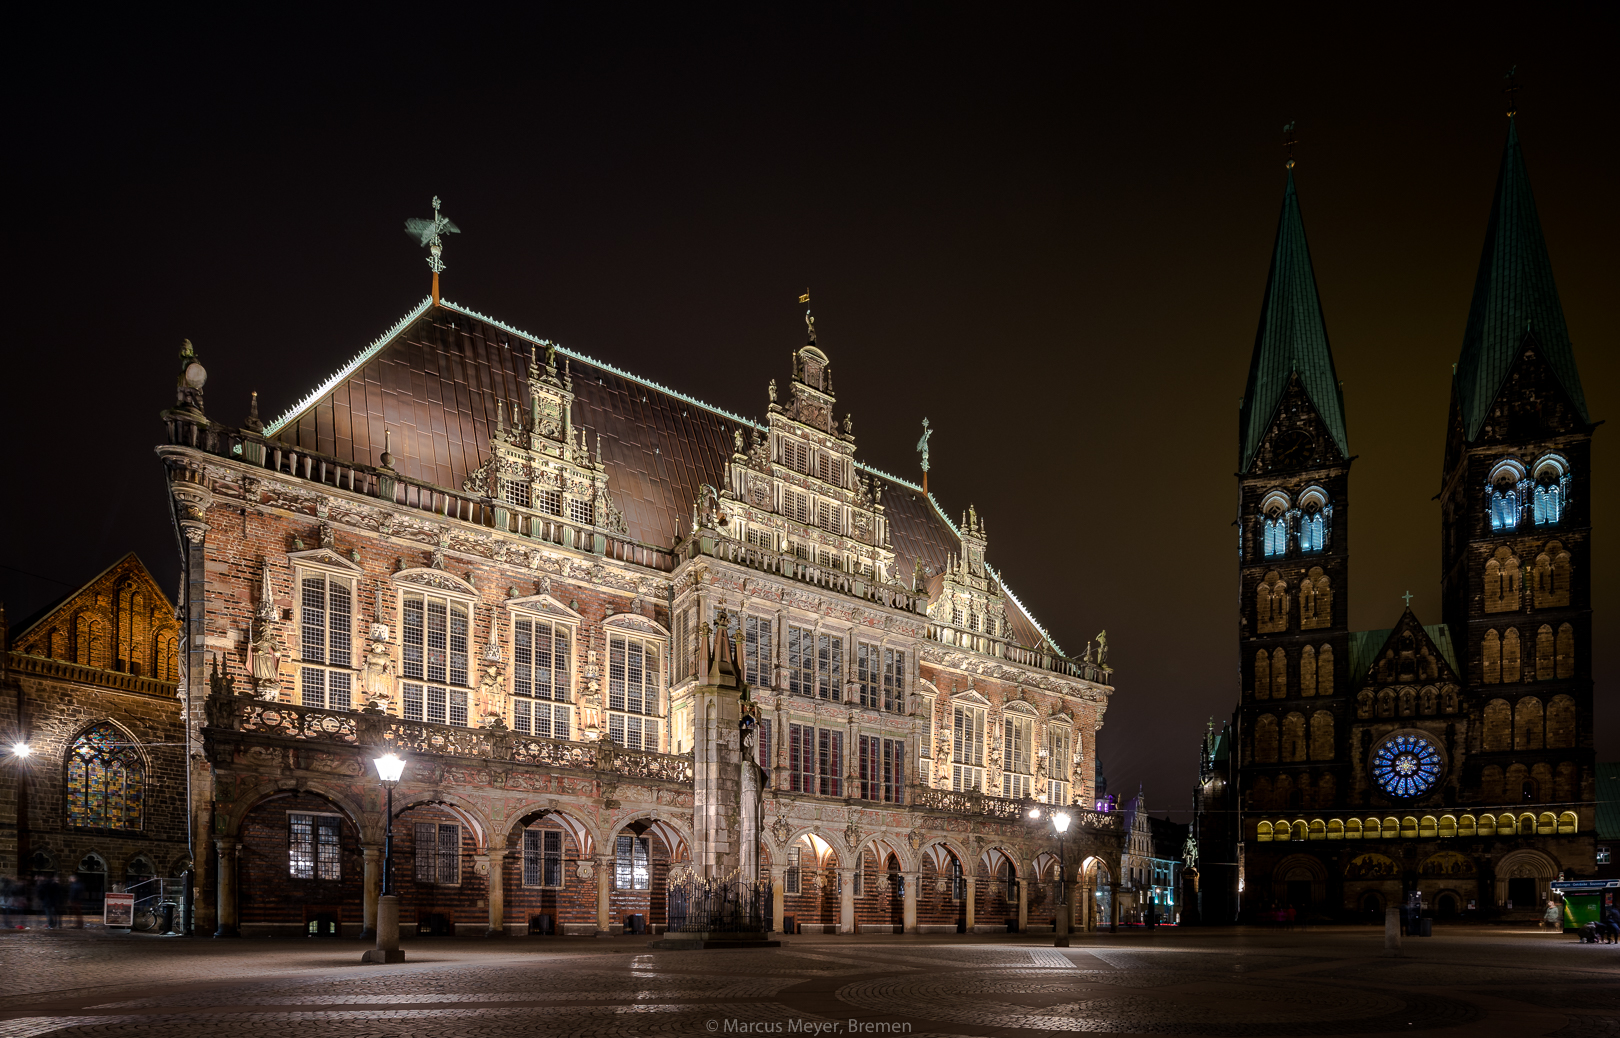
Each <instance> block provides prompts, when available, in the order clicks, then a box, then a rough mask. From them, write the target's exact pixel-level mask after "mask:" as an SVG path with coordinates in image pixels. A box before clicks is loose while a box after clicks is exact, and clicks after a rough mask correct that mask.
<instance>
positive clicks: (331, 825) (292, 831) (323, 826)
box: [287, 814, 343, 879]
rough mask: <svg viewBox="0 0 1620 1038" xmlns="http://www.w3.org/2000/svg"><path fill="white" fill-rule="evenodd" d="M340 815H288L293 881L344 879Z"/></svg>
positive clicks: (288, 863)
mask: <svg viewBox="0 0 1620 1038" xmlns="http://www.w3.org/2000/svg"><path fill="white" fill-rule="evenodd" d="M340 824H341V823H340V821H339V819H338V816H337V815H315V814H288V815H287V874H288V875H290V876H291V877H292V878H293V879H342V878H343V860H342V857H341V854H340V845H339V843H338V832H339V829H338V826H339V825H340Z"/></svg>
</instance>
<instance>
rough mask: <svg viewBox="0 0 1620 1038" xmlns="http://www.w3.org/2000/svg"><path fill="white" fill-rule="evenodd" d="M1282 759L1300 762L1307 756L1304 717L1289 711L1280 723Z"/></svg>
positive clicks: (1296, 712)
mask: <svg viewBox="0 0 1620 1038" xmlns="http://www.w3.org/2000/svg"><path fill="white" fill-rule="evenodd" d="M1281 748H1282V759H1283V760H1285V761H1302V760H1304V759H1306V757H1307V756H1308V752H1307V751H1308V749H1309V747H1308V744H1307V743H1306V740H1305V715H1304V714H1302V713H1300V712H1298V711H1297V710H1296V711H1291V712H1290V713H1289V714H1288V716H1286V717H1284V718H1283V721H1282V747H1281Z"/></svg>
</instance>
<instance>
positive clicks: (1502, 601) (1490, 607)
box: [1484, 545, 1519, 613]
mask: <svg viewBox="0 0 1620 1038" xmlns="http://www.w3.org/2000/svg"><path fill="white" fill-rule="evenodd" d="M1484 583H1485V611H1486V612H1487V613H1511V612H1513V611H1514V610H1516V609H1518V608H1519V559H1518V556H1516V555H1514V554H1513V549H1511V548H1509V547H1507V546H1506V545H1503V546H1502V547H1500V548H1498V549H1496V554H1495V555H1494V556H1492V557H1491V559H1490V560H1489V561H1487V562H1486V563H1485V582H1484Z"/></svg>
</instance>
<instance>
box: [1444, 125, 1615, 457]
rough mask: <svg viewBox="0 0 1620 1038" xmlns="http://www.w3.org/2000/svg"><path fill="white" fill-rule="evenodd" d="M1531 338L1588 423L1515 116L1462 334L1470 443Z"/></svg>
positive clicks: (1460, 395)
mask: <svg viewBox="0 0 1620 1038" xmlns="http://www.w3.org/2000/svg"><path fill="white" fill-rule="evenodd" d="M1527 337H1531V338H1534V340H1535V344H1536V346H1537V347H1538V348H1539V350H1540V353H1541V356H1542V357H1543V358H1545V359H1546V361H1547V366H1548V367H1550V368H1551V369H1552V371H1553V374H1554V375H1556V376H1557V378H1558V381H1559V383H1560V384H1561V385H1562V386H1563V387H1564V391H1565V392H1567V393H1568V394H1569V398H1570V401H1571V402H1572V403H1573V404H1574V405H1575V410H1576V412H1577V413H1578V414H1579V415H1580V418H1581V420H1582V421H1583V422H1588V423H1590V422H1591V418H1590V416H1589V415H1588V414H1587V411H1586V396H1585V394H1583V393H1582V392H1581V375H1580V372H1579V371H1578V370H1576V367H1575V351H1574V349H1573V347H1572V346H1571V345H1570V341H1569V329H1568V328H1567V327H1565V325H1564V308H1563V307H1562V306H1561V305H1560V304H1559V302H1558V286H1557V285H1556V284H1554V282H1553V273H1552V262H1551V260H1549V259H1548V258H1547V242H1546V240H1545V239H1544V238H1543V237H1542V235H1541V219H1540V218H1539V217H1538V216H1537V215H1536V199H1535V196H1534V195H1532V194H1531V193H1530V178H1529V176H1528V175H1527V174H1526V173H1525V168H1524V153H1523V152H1521V151H1520V150H1519V130H1518V127H1517V125H1516V124H1515V122H1514V120H1513V119H1512V118H1511V117H1510V118H1509V120H1508V135H1507V146H1506V147H1505V148H1504V149H1503V150H1502V167H1501V170H1500V171H1499V172H1498V173H1497V176H1496V199H1495V200H1494V201H1493V202H1492V203H1491V222H1490V224H1489V225H1488V226H1487V227H1486V230H1485V249H1484V251H1483V252H1482V253H1481V254H1480V257H1479V274H1478V275H1477V276H1476V277H1475V279H1474V301H1473V305H1471V306H1470V307H1469V309H1468V330H1467V331H1466V332H1464V333H1463V346H1462V355H1461V356H1460V357H1459V358H1458V359H1457V374H1456V394H1457V404H1458V407H1459V408H1460V410H1461V413H1462V422H1463V432H1464V434H1465V436H1466V438H1467V439H1468V440H1469V441H1473V440H1474V439H1476V438H1477V437H1478V436H1479V432H1480V428H1481V426H1483V425H1484V422H1485V418H1486V416H1487V415H1488V414H1489V413H1490V410H1491V404H1492V403H1494V402H1495V400H1496V394H1497V392H1498V391H1499V390H1500V389H1501V388H1502V382H1503V380H1504V379H1506V378H1507V374H1508V370H1509V369H1510V368H1511V367H1512V366H1513V362H1514V361H1515V360H1516V359H1517V358H1518V356H1519V353H1520V352H1521V350H1522V349H1523V347H1524V342H1525V339H1526V338H1527Z"/></svg>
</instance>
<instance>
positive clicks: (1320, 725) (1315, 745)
mask: <svg viewBox="0 0 1620 1038" xmlns="http://www.w3.org/2000/svg"><path fill="white" fill-rule="evenodd" d="M1332 759H1333V714H1332V713H1331V712H1329V711H1327V710H1318V711H1317V712H1316V713H1314V714H1312V715H1311V760H1332ZM1323 781H1324V782H1325V781H1326V779H1325V778H1324V779H1323ZM1322 806H1323V807H1329V806H1331V805H1329V804H1323V805H1322Z"/></svg>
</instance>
